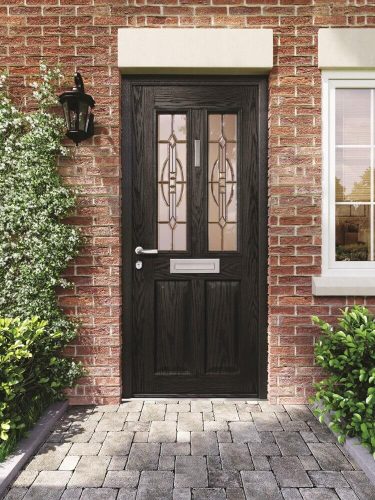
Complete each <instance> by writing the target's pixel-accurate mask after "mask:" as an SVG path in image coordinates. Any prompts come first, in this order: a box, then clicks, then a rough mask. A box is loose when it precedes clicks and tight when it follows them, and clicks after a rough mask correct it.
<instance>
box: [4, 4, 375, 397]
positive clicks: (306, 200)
mask: <svg viewBox="0 0 375 500" xmlns="http://www.w3.org/2000/svg"><path fill="white" fill-rule="evenodd" d="M126 26H129V27H145V26H149V27H150V28H160V27H164V26H168V27H179V26H180V27H194V26H196V27H217V28H230V27H236V28H261V27H267V28H272V29H273V30H274V69H273V70H272V72H271V74H270V79H269V130H270V134H269V197H270V198H269V206H270V209H269V228H270V229H269V368H270V373H269V396H270V398H271V400H272V401H278V402H281V403H287V402H294V403H296V402H297V403H300V402H304V401H305V400H306V398H307V397H308V395H309V394H310V393H311V383H312V382H313V381H315V380H316V378H317V377H319V371H318V370H317V368H316V367H314V365H313V340H314V336H315V335H316V334H317V331H316V329H315V328H313V327H312V326H311V320H310V316H311V314H319V315H322V316H327V317H329V316H331V315H336V313H337V312H338V309H339V307H342V306H343V305H345V304H351V303H353V302H354V301H356V302H357V303H361V302H363V299H361V298H356V299H355V298H354V297H348V298H346V299H345V298H337V299H336V298H324V297H323V298H322V297H312V295H311V276H313V275H316V274H320V265H321V258H320V255H321V248H320V245H321V227H320V212H321V209H320V196H321V149H320V144H321V124H320V110H321V109H320V106H321V86H320V71H319V70H318V68H317V32H318V29H319V28H320V27H329V26H332V27H353V26H358V27H363V26H375V5H374V3H373V2H371V1H365V0H346V1H345V0H332V1H321V0H297V1H293V0H266V1H263V2H259V1H257V0H163V1H162V0H133V1H132V0H128V1H127V0H17V2H16V1H15V0H0V68H1V69H2V68H3V67H6V68H8V69H9V72H10V75H11V81H12V82H13V83H14V84H15V85H17V87H18V89H19V93H20V95H21V96H22V98H23V99H25V100H26V104H27V95H28V94H27V92H23V90H22V86H23V85H24V84H25V83H26V81H27V80H28V79H29V77H31V76H32V75H33V74H35V73H36V72H37V70H38V64H39V60H40V59H41V58H43V59H44V60H45V61H46V62H47V63H48V64H51V65H52V64H55V63H60V64H61V65H62V68H63V71H64V73H65V74H66V75H67V77H69V80H68V83H67V85H69V86H70V78H71V76H72V75H73V73H74V71H75V70H76V69H78V70H79V71H81V73H82V74H83V76H84V78H85V83H86V87H87V90H88V91H89V92H90V93H92V95H93V96H94V98H95V100H96V101H97V106H96V112H95V120H96V134H95V137H93V138H92V139H91V140H89V141H86V142H84V143H82V145H81V146H79V148H78V149H76V148H72V153H73V157H72V158H69V159H67V158H64V159H61V160H60V166H61V173H62V175H63V176H64V177H65V181H66V183H68V184H70V185H73V186H79V187H80V190H81V191H80V193H81V194H80V196H79V204H78V209H77V213H76V214H75V215H74V217H72V218H71V221H72V222H73V223H74V224H77V225H78V226H80V227H81V228H82V231H83V234H84V235H85V246H84V248H83V249H82V251H81V255H80V257H79V258H77V259H76V260H75V261H74V263H72V265H71V266H70V268H69V270H68V272H67V275H68V276H69V278H71V279H72V281H73V282H74V289H72V290H70V291H68V292H65V293H64V294H61V304H62V306H63V307H64V308H65V309H66V311H67V312H68V313H71V314H73V315H75V316H78V317H79V318H80V320H81V322H82V328H81V330H80V334H79V337H78V339H77V340H76V342H75V344H74V345H72V346H71V347H70V348H69V353H70V354H72V355H74V356H75V357H77V358H78V359H81V360H82V361H83V362H84V364H85V365H86V366H87V368H88V375H87V377H85V378H84V379H83V380H81V382H80V384H79V385H78V387H77V388H76V389H75V390H74V391H73V392H72V393H71V401H72V402H73V403H76V404H80V403H90V402H95V403H111V402H115V401H118V399H119V397H120V395H121V375H120V365H121V335H120V333H121V321H120V318H121V287H120V273H121V256H120V244H121V235H120V176H121V165H120V157H119V120H120V105H119V92H120V77H119V72H118V70H117V68H116V57H117V55H116V51H117V29H118V28H119V27H126ZM367 302H368V303H374V300H370V299H368V301H367ZM124 383H125V384H126V380H125V381H124Z"/></svg>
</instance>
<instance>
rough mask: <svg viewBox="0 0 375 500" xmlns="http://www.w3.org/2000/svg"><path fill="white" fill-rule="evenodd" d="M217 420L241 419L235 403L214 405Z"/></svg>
mask: <svg viewBox="0 0 375 500" xmlns="http://www.w3.org/2000/svg"><path fill="white" fill-rule="evenodd" d="M212 406H213V411H214V415H215V420H219V421H220V420H226V421H236V420H239V416H238V413H237V408H236V405H235V404H230V403H223V404H216V403H214V404H213V405H212Z"/></svg>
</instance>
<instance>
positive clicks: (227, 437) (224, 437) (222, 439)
mask: <svg viewBox="0 0 375 500" xmlns="http://www.w3.org/2000/svg"><path fill="white" fill-rule="evenodd" d="M217 440H218V442H219V443H231V442H232V434H231V433H230V432H229V431H217Z"/></svg>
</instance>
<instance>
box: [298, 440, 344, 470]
mask: <svg viewBox="0 0 375 500" xmlns="http://www.w3.org/2000/svg"><path fill="white" fill-rule="evenodd" d="M308 447H309V448H310V450H311V452H312V454H313V455H314V457H315V458H316V460H317V462H318V464H319V465H320V467H321V468H322V469H323V470H351V469H352V466H351V465H350V463H349V462H348V460H347V459H346V458H345V456H344V455H343V454H342V453H341V451H340V449H339V448H338V446H336V445H335V444H332V443H308Z"/></svg>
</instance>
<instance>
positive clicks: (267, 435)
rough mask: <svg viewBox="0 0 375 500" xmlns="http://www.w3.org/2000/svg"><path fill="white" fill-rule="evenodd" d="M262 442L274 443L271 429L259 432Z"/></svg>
mask: <svg viewBox="0 0 375 500" xmlns="http://www.w3.org/2000/svg"><path fill="white" fill-rule="evenodd" d="M259 436H260V440H261V442H262V443H275V442H276V441H275V436H274V435H273V433H272V432H271V431H263V432H260V433H259Z"/></svg>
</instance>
